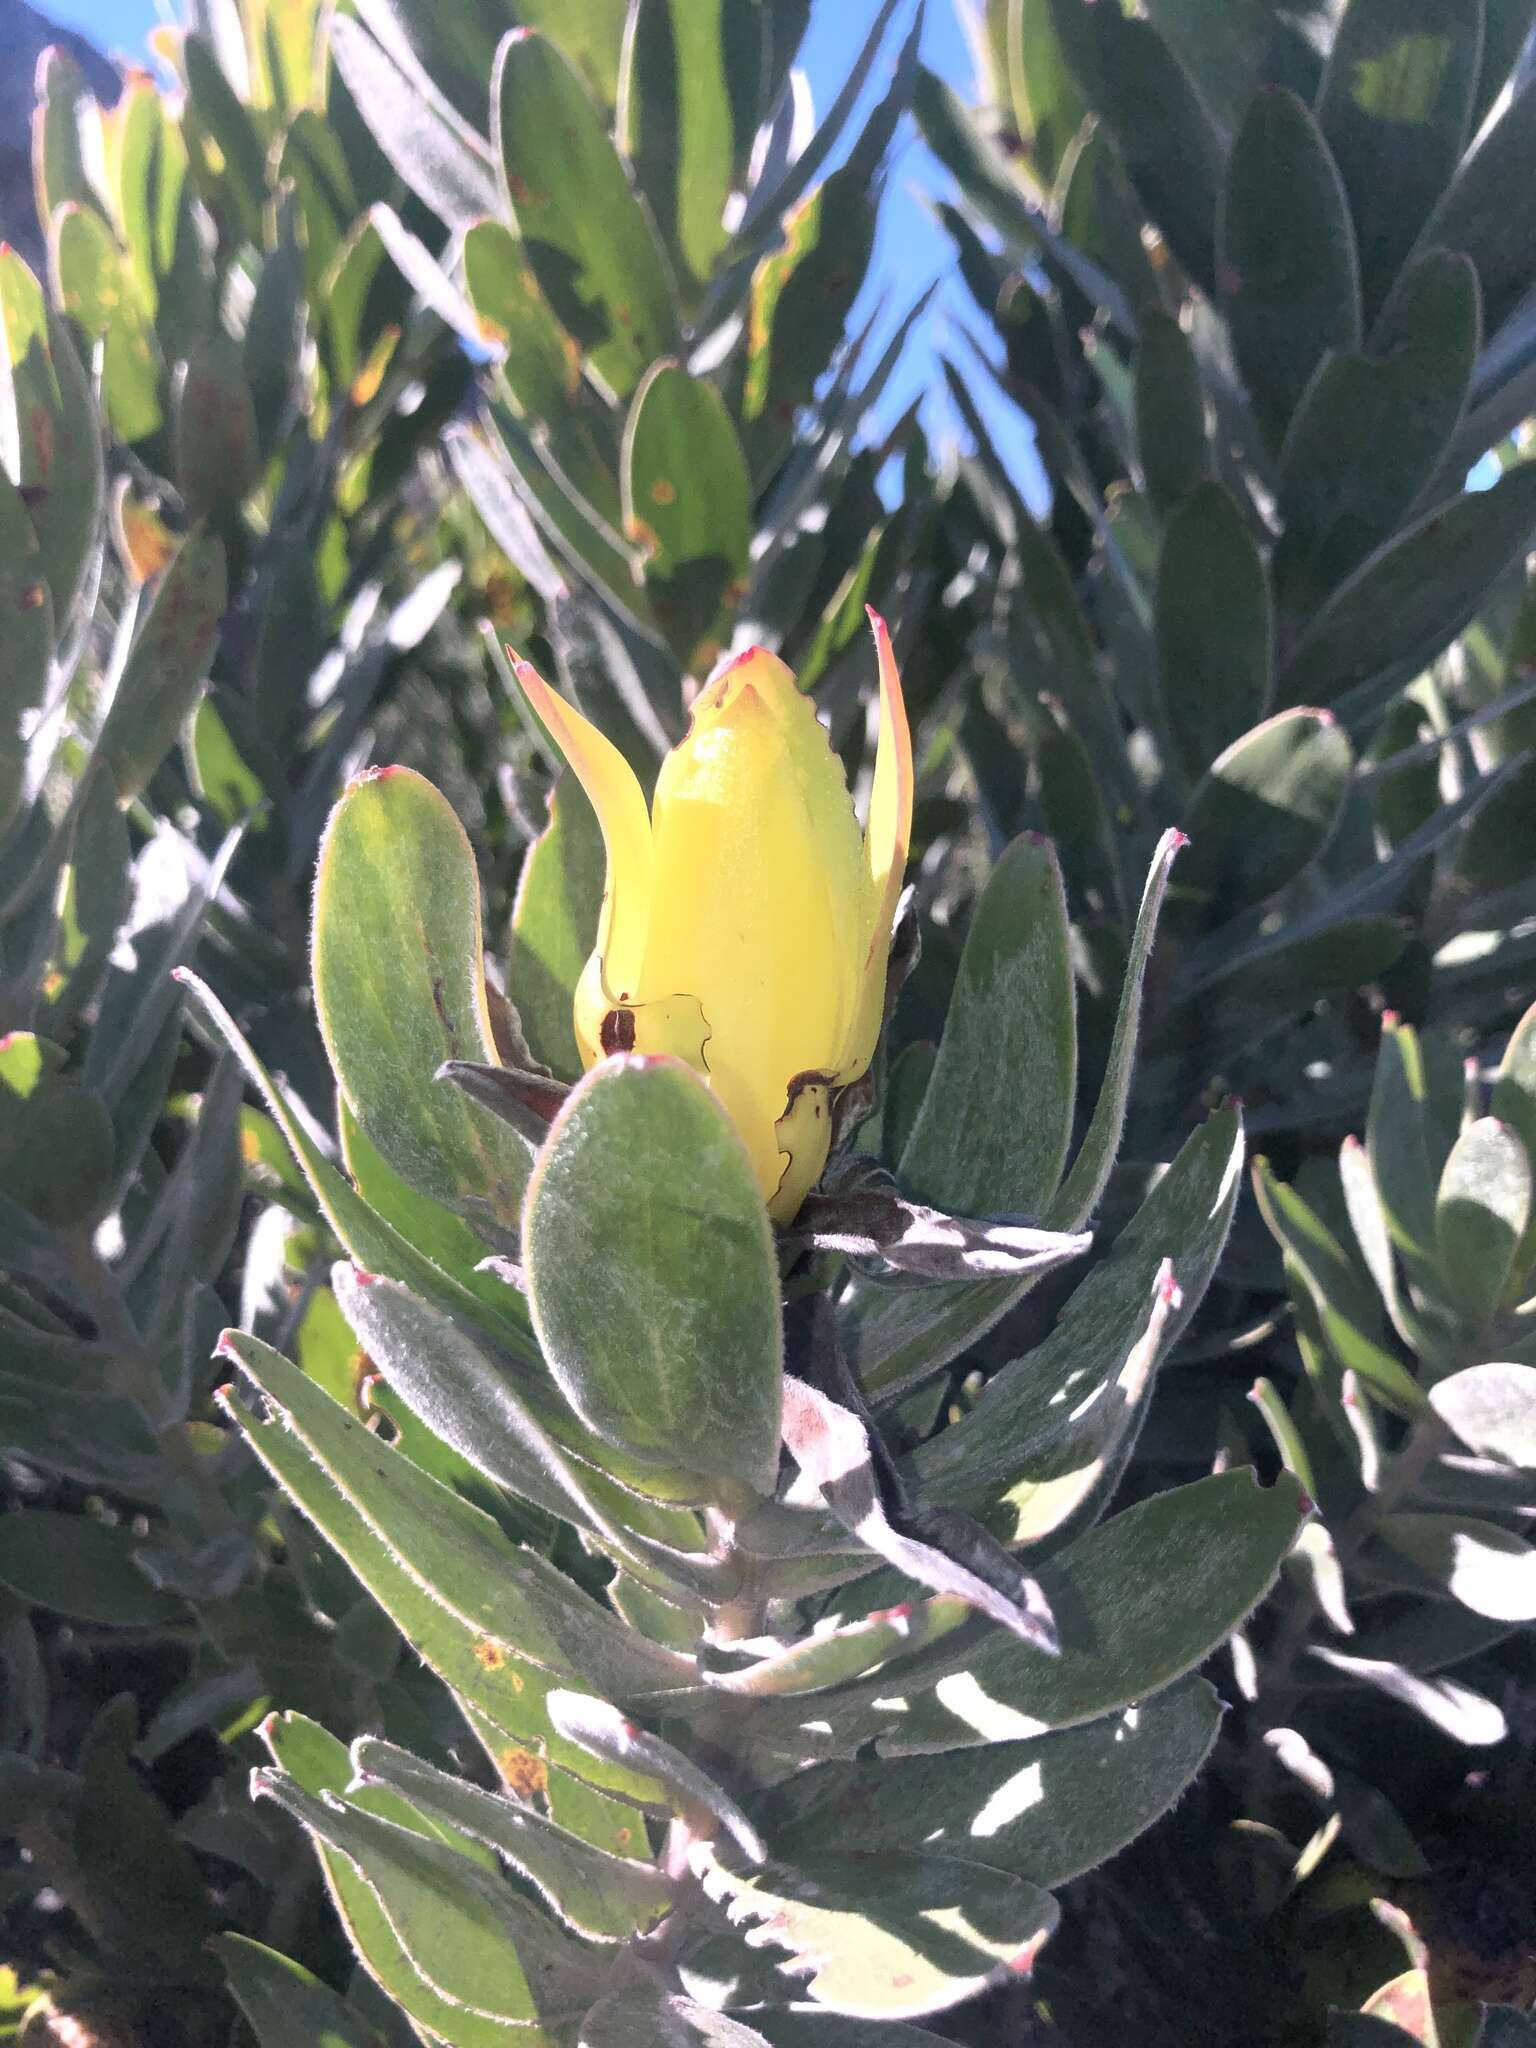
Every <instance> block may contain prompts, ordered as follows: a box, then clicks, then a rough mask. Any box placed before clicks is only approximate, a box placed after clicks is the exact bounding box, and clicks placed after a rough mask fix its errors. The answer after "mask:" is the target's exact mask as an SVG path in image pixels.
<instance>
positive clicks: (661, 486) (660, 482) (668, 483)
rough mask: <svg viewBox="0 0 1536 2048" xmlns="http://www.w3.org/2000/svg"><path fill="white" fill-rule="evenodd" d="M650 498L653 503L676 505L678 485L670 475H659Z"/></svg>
mask: <svg viewBox="0 0 1536 2048" xmlns="http://www.w3.org/2000/svg"><path fill="white" fill-rule="evenodd" d="M650 498H651V503H652V504H653V505H675V504H676V503H677V485H676V484H675V483H673V481H672V479H671V478H670V477H665V476H659V477H657V479H656V481H655V483H653V484H652V485H651V490H650Z"/></svg>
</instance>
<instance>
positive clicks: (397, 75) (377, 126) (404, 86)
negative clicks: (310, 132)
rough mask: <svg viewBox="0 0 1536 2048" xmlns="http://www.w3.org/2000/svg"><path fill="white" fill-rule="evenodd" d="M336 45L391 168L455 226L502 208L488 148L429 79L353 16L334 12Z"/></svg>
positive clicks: (467, 224) (335, 50) (332, 24)
mask: <svg viewBox="0 0 1536 2048" xmlns="http://www.w3.org/2000/svg"><path fill="white" fill-rule="evenodd" d="M329 26H330V48H331V54H332V55H333V56H334V57H335V59H336V68H337V70H338V71H339V72H340V74H341V77H342V80H343V81H344V83H345V84H346V87H347V90H348V91H349V92H350V94H351V96H352V98H353V99H354V100H355V101H356V103H357V107H358V111H359V112H360V113H361V114H362V117H363V119H364V120H365V121H366V122H367V124H368V130H369V133H370V134H371V135H372V137H373V139H374V141H375V142H376V143H377V144H378V146H379V148H380V149H381V150H382V151H383V153H384V155H385V156H386V157H387V158H388V160H389V163H390V165H391V166H392V168H393V169H394V170H395V171H396V172H397V173H398V175H399V176H400V178H401V179H403V181H404V182H405V184H406V185H407V186H408V187H409V189H410V190H411V191H412V192H414V193H415V194H416V196H417V198H419V199H420V200H422V201H423V203H424V204H426V205H427V206H429V207H431V209H432V211H433V212H434V213H435V214H436V215H437V217H438V218H439V220H441V221H443V222H444V223H445V224H446V225H447V226H448V227H450V228H455V229H460V230H463V229H467V228H470V227H472V226H473V225H474V223H475V222H476V221H477V220H483V219H484V218H485V216H486V215H487V214H490V213H495V212H497V211H498V206H497V193H496V180H495V175H494V172H493V169H492V161H491V157H490V153H489V151H488V150H487V149H486V147H485V144H484V143H483V142H482V141H481V139H480V138H479V137H478V136H476V135H475V134H474V133H473V131H472V130H471V129H470V128H469V127H468V124H467V123H465V122H464V121H463V120H462V119H461V118H460V117H459V116H458V115H457V114H456V113H455V111H454V109H453V107H452V106H451V104H450V103H449V102H448V101H447V100H445V99H444V98H443V96H442V95H441V94H440V93H438V92H436V91H435V90H433V89H432V88H431V86H430V81H426V85H427V89H426V90H423V76H424V75H421V74H411V75H407V73H406V72H405V71H404V70H403V69H402V68H401V65H400V63H399V62H398V61H397V53H396V50H395V48H394V47H391V48H390V49H388V50H386V49H385V48H384V46H383V45H382V44H381V43H379V42H376V41H375V39H374V38H373V37H372V36H371V35H370V34H369V33H368V31H367V29H365V28H364V27H363V25H362V23H361V22H359V21H356V20H354V19H353V18H352V17H351V16H350V15H346V14H335V15H332V16H331V17H330V24H329Z"/></svg>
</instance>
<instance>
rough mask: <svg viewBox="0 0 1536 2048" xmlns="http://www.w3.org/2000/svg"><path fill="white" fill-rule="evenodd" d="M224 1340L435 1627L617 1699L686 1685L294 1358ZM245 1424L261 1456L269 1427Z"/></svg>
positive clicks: (664, 1658) (675, 1661) (477, 1649)
mask: <svg viewBox="0 0 1536 2048" xmlns="http://www.w3.org/2000/svg"><path fill="white" fill-rule="evenodd" d="M222 1342H223V1345H224V1351H225V1355H227V1356H229V1357H232V1358H233V1359H234V1360H235V1361H236V1362H237V1363H238V1364H239V1366H240V1368H241V1370H242V1371H243V1372H244V1373H245V1374H246V1375H247V1377H248V1378H249V1379H250V1380H251V1381H252V1383H253V1384H254V1385H255V1386H256V1387H257V1389H258V1390H259V1391H260V1393H261V1394H262V1395H263V1396H264V1397H265V1398H266V1399H267V1401H268V1402H270V1403H271V1404H272V1406H273V1408H274V1409H275V1410H276V1411H277V1413H278V1414H279V1415H280V1417H281V1423H280V1425H279V1426H280V1427H283V1428H286V1429H287V1430H288V1431H290V1432H292V1433H293V1434H294V1435H295V1436H297V1438H298V1439H299V1441H300V1443H301V1444H302V1445H303V1447H304V1448H305V1449H306V1450H307V1451H308V1453H309V1455H310V1456H311V1457H312V1458H314V1459H315V1460H316V1461H317V1462H318V1463H319V1465H320V1466H321V1467H322V1468H323V1470H324V1472H325V1473H326V1475H327V1476H328V1478H329V1480H330V1482H331V1483H332V1484H333V1485H334V1486H335V1487H336V1488H337V1489H338V1490H339V1491H340V1492H341V1494H342V1495H343V1496H344V1498H345V1499H346V1500H347V1501H348V1502H349V1503H350V1505H351V1506H352V1507H353V1508H355V1509H356V1510H357V1512H358V1513H359V1514H360V1515H361V1516H362V1518H363V1520H364V1521H365V1522H366V1523H367V1524H368V1526H369V1528H370V1529H372V1530H373V1532H374V1534H375V1536H376V1538H377V1539H378V1540H379V1541H381V1542H386V1543H388V1544H389V1546H390V1548H391V1550H392V1551H393V1553H394V1554H395V1555H396V1556H397V1557H398V1559H399V1561H400V1563H401V1565H403V1567H404V1568H405V1570H406V1572H407V1573H408V1574H409V1575H410V1577H411V1578H412V1579H413V1580H414V1581H415V1582H416V1583H417V1584H418V1585H420V1586H421V1587H422V1588H423V1589H424V1590H425V1591H427V1592H429V1593H430V1594H431V1595H432V1597H433V1599H434V1601H435V1602H436V1603H437V1606H438V1609H439V1620H438V1629H437V1632H438V1633H439V1634H441V1633H443V1632H450V1631H451V1632H453V1633H455V1634H457V1635H458V1636H459V1638H460V1639H461V1641H462V1644H463V1646H464V1648H466V1649H468V1650H470V1651H471V1653H472V1654H473V1655H474V1656H475V1657H476V1659H477V1660H478V1661H480V1662H481V1663H483V1664H486V1665H487V1666H490V1667H492V1668H497V1667H498V1660H499V1662H500V1665H503V1666H504V1665H505V1664H507V1663H509V1662H510V1661H512V1660H513V1659H516V1660H519V1661H520V1662H523V1663H525V1664H526V1665H529V1666H533V1667H536V1668H537V1669H538V1670H540V1671H544V1672H548V1673H551V1674H553V1675H554V1676H556V1677H563V1678H566V1679H567V1680H569V1679H572V1678H576V1679H578V1680H585V1681H587V1682H590V1683H592V1684H595V1685H600V1686H603V1687H604V1688H605V1689H606V1690H608V1691H610V1692H612V1693H614V1694H615V1695H617V1696H618V1697H620V1698H627V1699H637V1698H644V1697H648V1696H649V1695H650V1694H652V1693H654V1692H658V1691H661V1692H664V1691H668V1690H677V1689H679V1688H686V1687H687V1686H688V1684H689V1682H690V1679H691V1676H692V1671H693V1666H692V1661H691V1660H690V1659H688V1658H684V1657H679V1656H676V1655H674V1654H673V1653H671V1652H669V1651H666V1650H663V1649H661V1648H659V1647H657V1646H655V1645H653V1644H651V1643H649V1642H647V1641H646V1639H645V1638H644V1637H641V1636H638V1635H636V1634H634V1633H633V1632H632V1631H631V1630H629V1629H626V1628H625V1627H623V1626H622V1624H620V1623H619V1622H617V1621H616V1620H615V1619H614V1617H613V1616H612V1615H611V1614H609V1613H608V1611H607V1610H606V1609H605V1608H601V1607H599V1606H598V1605H597V1604H596V1603H595V1601H593V1600H592V1599H591V1598H590V1597H589V1596H588V1595H586V1594H585V1593H583V1592H581V1590H580V1589H579V1588H578V1587H577V1586H576V1585H575V1583H574V1582H573V1581H572V1580H570V1579H568V1578H567V1577H566V1576H565V1574H564V1573H563V1572H561V1571H559V1570H557V1569H556V1567H555V1566H554V1565H552V1564H550V1563H549V1562H548V1560H547V1559H546V1558H544V1557H542V1556H541V1555H540V1554H539V1553H538V1552H537V1551H534V1550H530V1549H528V1548H526V1547H524V1546H522V1545H519V1544H513V1543H510V1542H509V1541H508V1540H507V1538H506V1537H505V1536H504V1535H503V1534H502V1532H501V1531H500V1529H498V1527H497V1526H496V1524H495V1523H494V1522H493V1521H492V1520H491V1519H490V1517H489V1516H488V1515H485V1514H483V1513H482V1512H481V1511H480V1510H479V1509H478V1508H475V1507H472V1506H471V1505H470V1503H469V1502H468V1501H466V1500H463V1499H461V1497H460V1496H459V1495H458V1494H457V1493H455V1492H453V1491H452V1489H451V1488H449V1487H446V1486H444V1485H443V1484H442V1483H441V1482H440V1481H438V1480H435V1479H433V1478H431V1477H430V1476H429V1475H428V1474H427V1473H426V1472H424V1471H423V1470H422V1469H421V1468H420V1467H419V1466H417V1465H416V1464H415V1463H413V1461H412V1460H411V1459H409V1458H407V1457H405V1456H404V1455H403V1454H402V1453H401V1452H399V1451H397V1450H395V1449H394V1448H393V1447H392V1446H390V1445H387V1444H384V1443H382V1442H381V1441H380V1439H379V1438H378V1437H376V1436H373V1435H372V1434H370V1432H369V1431H368V1430H366V1429H365V1428H364V1427H363V1425H362V1424H361V1423H360V1422H359V1421H358V1420H357V1418H356V1416H355V1415H352V1414H350V1413H349V1412H348V1411H347V1410H346V1409H345V1408H343V1407H342V1406H341V1405H340V1404H339V1403H338V1402H336V1401H333V1400H332V1399H331V1397H330V1396H329V1395H328V1394H325V1393H323V1392H322V1391H321V1390H320V1389H319V1388H318V1387H316V1386H315V1385H314V1383H313V1382H312V1381H310V1380H309V1379H307V1378H306V1377H305V1375H304V1374H303V1373H301V1372H300V1371H299V1369H298V1368H297V1366H294V1365H290V1364H289V1363H288V1361H287V1360H286V1359H285V1358H283V1357H282V1356H281V1355H280V1354H279V1353H277V1352H275V1351H272V1350H270V1349H269V1348H268V1347H267V1346H265V1345H262V1344H260V1343H258V1341H257V1340H256V1339H254V1338H241V1337H239V1336H238V1335H237V1334H236V1333H234V1332H226V1334H225V1338H224V1339H223V1340H222ZM246 1426H247V1430H248V1434H249V1435H250V1436H251V1438H252V1440H253V1442H254V1443H255V1444H256V1448H257V1451H258V1453H261V1451H262V1449H263V1444H262V1439H263V1438H264V1437H267V1436H269V1435H270V1433H271V1430H272V1428H273V1425H272V1424H270V1423H269V1424H267V1425H266V1426H265V1427H264V1428H263V1427H261V1426H252V1425H249V1424H247V1425H246ZM301 1505H303V1506H304V1507H305V1510H306V1512H309V1505H308V1503H307V1502H301ZM312 1518H313V1517H312ZM343 1554H345V1553H343ZM365 1583H366V1581H365ZM401 1626H402V1627H405V1624H404V1623H403V1622H402V1623H401ZM423 1647H424V1648H425V1646H423Z"/></svg>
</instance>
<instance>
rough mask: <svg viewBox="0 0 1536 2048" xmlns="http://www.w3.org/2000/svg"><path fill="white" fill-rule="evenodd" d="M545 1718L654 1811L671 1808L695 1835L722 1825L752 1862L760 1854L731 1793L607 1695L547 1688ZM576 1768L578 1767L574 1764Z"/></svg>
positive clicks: (759, 1859)
mask: <svg viewBox="0 0 1536 2048" xmlns="http://www.w3.org/2000/svg"><path fill="white" fill-rule="evenodd" d="M549 1713H550V1719H551V1721H552V1722H553V1723H554V1725H555V1727H556V1728H558V1729H559V1731H560V1733H561V1734H562V1735H563V1736H565V1737H566V1739H567V1740H568V1741H569V1742H571V1743H573V1744H574V1745H575V1746H576V1747H577V1748H578V1749H579V1750H581V1752H582V1753H583V1754H584V1755H586V1756H588V1757H592V1758H595V1759H596V1760H597V1761H598V1762H599V1763H600V1764H602V1765H605V1766H606V1767H607V1769H608V1770H610V1771H612V1770H615V1769H617V1770H619V1771H622V1772H623V1773H624V1774H625V1777H626V1778H627V1779H628V1780H630V1781H631V1782H632V1783H633V1784H634V1785H635V1786H636V1787H637V1788H638V1787H640V1786H643V1787H644V1789H643V1790H640V1789H636V1790H634V1791H633V1792H629V1791H626V1792H625V1794H624V1795H623V1796H624V1797H626V1798H632V1799H633V1800H634V1801H635V1803H636V1805H638V1806H642V1807H645V1808H646V1809H648V1810H649V1811H651V1812H653V1813H674V1814H676V1815H677V1816H678V1817H679V1818H680V1819H682V1820H685V1821H686V1822H687V1823H688V1824H689V1828H690V1831H691V1833H692V1834H693V1835H694V1836H695V1837H699V1836H704V1835H713V1834H715V1833H716V1832H717V1831H718V1829H719V1828H723V1829H724V1830H725V1832H726V1834H727V1835H728V1836H729V1837H730V1839H731V1840H732V1841H733V1842H734V1843H735V1844H736V1846H737V1847H738V1848H739V1849H740V1850H741V1852H742V1854H743V1855H744V1856H746V1857H747V1858H748V1860H749V1861H751V1862H753V1863H761V1862H762V1860H763V1856H764V1849H763V1845H762V1841H761V1839H760V1837H759V1836H758V1833H757V1830H756V1829H755V1828H754V1827H753V1825H752V1823H751V1822H750V1821H749V1820H748V1818H747V1816H746V1815H745V1814H744V1813H743V1812H742V1810H741V1808H740V1807H739V1806H738V1805H737V1804H736V1801H735V1800H734V1799H733V1798H732V1797H731V1795H730V1794H729V1793H728V1792H727V1791H726V1790H725V1789H724V1787H723V1786H722V1785H720V1784H719V1783H718V1782H717V1780H716V1779H714V1778H713V1777H712V1776H711V1775H710V1774H709V1773H708V1772H707V1771H704V1770H701V1769H700V1768H699V1766H698V1765H697V1764H696V1763H694V1762H692V1760H691V1759H690V1758H688V1757H686V1756H684V1754H683V1753H682V1751H681V1750H679V1749H675V1748H674V1747H673V1745H672V1744H671V1743H670V1742H666V1741H663V1739H662V1738H661V1737H660V1736H659V1735H651V1734H648V1733H647V1732H646V1730H645V1729H644V1728H637V1727H636V1726H635V1724H634V1722H633V1721H630V1720H627V1719H626V1718H625V1716H624V1715H623V1714H621V1713H620V1712H619V1710H618V1708H617V1707H612V1706H610V1705H609V1704H608V1702H607V1701H606V1700H598V1699H593V1698H592V1697H591V1695H590V1694H587V1693H579V1692H552V1693H551V1694H550V1696H549ZM576 1768H580V1767H579V1766H577V1767H576Z"/></svg>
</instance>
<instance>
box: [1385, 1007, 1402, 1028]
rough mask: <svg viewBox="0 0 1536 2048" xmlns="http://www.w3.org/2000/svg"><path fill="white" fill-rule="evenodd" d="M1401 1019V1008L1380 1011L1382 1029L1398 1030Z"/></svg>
mask: <svg viewBox="0 0 1536 2048" xmlns="http://www.w3.org/2000/svg"><path fill="white" fill-rule="evenodd" d="M1402 1021H1403V1015H1402V1012H1401V1010H1383V1011H1382V1013H1381V1028H1382V1030H1383V1031H1396V1030H1398V1029H1399V1027H1400V1026H1401V1024H1402Z"/></svg>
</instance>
